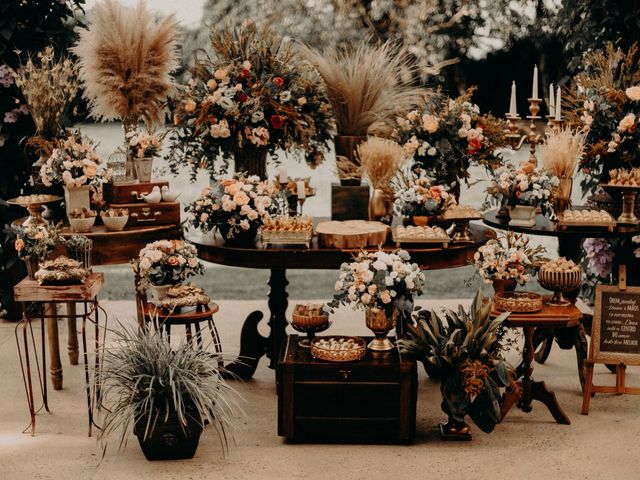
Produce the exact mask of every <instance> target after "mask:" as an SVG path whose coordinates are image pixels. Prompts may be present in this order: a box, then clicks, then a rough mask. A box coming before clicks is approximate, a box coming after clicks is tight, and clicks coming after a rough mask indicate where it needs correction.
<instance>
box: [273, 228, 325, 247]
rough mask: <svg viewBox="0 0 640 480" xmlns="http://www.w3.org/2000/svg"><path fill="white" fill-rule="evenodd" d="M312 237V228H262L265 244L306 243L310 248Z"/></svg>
mask: <svg viewBox="0 0 640 480" xmlns="http://www.w3.org/2000/svg"><path fill="white" fill-rule="evenodd" d="M312 238H313V231H312V230H306V231H301V232H293V231H287V230H262V243H263V244H264V245H304V246H306V247H307V248H308V247H309V245H310V244H311V239H312Z"/></svg>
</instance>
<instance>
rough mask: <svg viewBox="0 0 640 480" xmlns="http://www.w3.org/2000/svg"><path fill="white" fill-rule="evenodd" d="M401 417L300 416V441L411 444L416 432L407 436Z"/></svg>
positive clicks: (297, 437)
mask: <svg viewBox="0 0 640 480" xmlns="http://www.w3.org/2000/svg"><path fill="white" fill-rule="evenodd" d="M402 430H403V429H402V428H401V425H400V424H399V422H398V419H397V418H392V417H390V418H382V417H379V418H307V417H303V418H298V419H296V435H295V439H296V440H298V441H305V440H307V441H318V440H319V441H323V440H324V441H329V442H335V441H340V442H345V441H346V442H349V443H351V442H358V443H365V444H366V443H404V444H407V443H411V442H412V441H413V435H409V436H407V435H404V434H403V433H402Z"/></svg>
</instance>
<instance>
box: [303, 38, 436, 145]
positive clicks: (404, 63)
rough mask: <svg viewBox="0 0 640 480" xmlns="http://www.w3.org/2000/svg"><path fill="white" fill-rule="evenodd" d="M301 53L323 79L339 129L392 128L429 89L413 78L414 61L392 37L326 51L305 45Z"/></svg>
mask: <svg viewBox="0 0 640 480" xmlns="http://www.w3.org/2000/svg"><path fill="white" fill-rule="evenodd" d="M300 48H301V51H302V54H303V55H304V56H305V57H306V58H307V60H308V61H309V62H311V64H313V65H314V66H315V67H316V69H317V70H318V73H319V74H320V76H321V77H322V79H323V80H324V83H325V86H326V89H327V94H328V97H329V101H330V102H331V104H332V106H333V111H334V113H335V116H336V126H337V131H338V135H354V136H361V135H367V133H371V132H370V129H371V128H372V127H374V128H376V129H377V130H380V129H381V130H384V129H387V130H389V131H391V130H392V129H393V126H394V122H395V118H396V116H398V115H402V114H404V113H406V112H407V111H409V110H411V109H412V108H413V107H414V106H416V105H418V104H420V103H421V102H422V101H423V98H424V96H425V94H426V90H424V89H423V88H420V87H416V86H414V85H413V83H412V79H413V77H414V72H415V66H414V65H413V64H412V63H411V61H410V58H409V56H408V55H407V53H406V52H405V51H403V50H397V49H396V48H394V47H393V46H392V45H391V44H390V43H385V44H383V45H377V46H374V45H370V44H368V43H365V42H362V43H360V44H358V45H356V46H353V47H348V48H343V49H340V48H334V49H332V50H329V51H327V52H326V53H325V54H322V53H320V52H319V51H318V50H315V49H312V48H310V47H307V46H304V45H303V46H301V47H300Z"/></svg>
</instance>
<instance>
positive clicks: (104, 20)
mask: <svg viewBox="0 0 640 480" xmlns="http://www.w3.org/2000/svg"><path fill="white" fill-rule="evenodd" d="M177 35H178V33H177V24H176V21H175V20H174V18H173V16H168V17H166V18H164V19H162V20H160V21H156V17H155V16H154V14H153V13H151V12H150V11H149V10H148V9H147V7H146V4H145V2H144V0H139V2H138V4H137V5H136V6H135V7H127V6H124V5H122V4H120V3H118V2H117V1H116V0H103V1H102V2H101V3H98V4H97V5H96V6H95V7H94V14H93V17H92V20H91V23H90V26H89V28H88V29H86V30H81V31H80V38H79V40H78V43H77V44H76V46H75V47H74V48H73V49H72V51H73V52H74V53H75V54H76V55H77V56H78V58H79V66H80V79H81V80H82V82H83V85H84V96H85V98H86V99H87V101H88V102H89V107H90V109H91V115H92V116H93V117H95V118H96V119H98V120H102V121H109V120H115V119H118V120H121V121H122V122H123V124H124V126H125V131H130V130H132V129H135V127H136V126H137V124H138V122H139V121H141V120H142V121H144V122H145V124H147V125H148V126H151V125H156V124H160V123H162V122H163V120H164V112H165V103H166V98H167V95H168V94H169V93H170V91H171V89H172V88H173V83H172V78H171V75H170V74H171V72H172V71H174V70H175V69H176V68H177V67H178V54H177V43H176V40H177Z"/></svg>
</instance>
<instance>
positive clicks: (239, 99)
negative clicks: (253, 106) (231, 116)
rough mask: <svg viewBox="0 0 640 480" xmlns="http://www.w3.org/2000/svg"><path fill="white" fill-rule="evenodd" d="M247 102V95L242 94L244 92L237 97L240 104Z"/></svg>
mask: <svg viewBox="0 0 640 480" xmlns="http://www.w3.org/2000/svg"><path fill="white" fill-rule="evenodd" d="M247 100H249V95H247V94H246V93H244V92H242V93H241V94H240V96H239V97H238V101H239V102H240V103H244V102H246V101H247Z"/></svg>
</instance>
